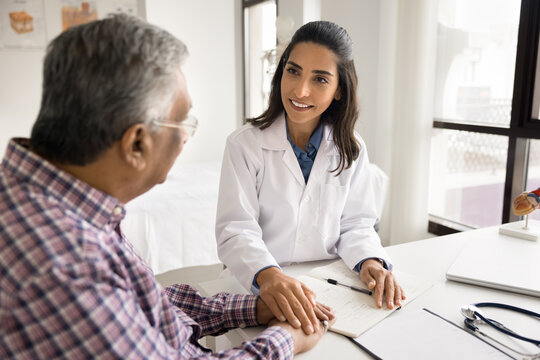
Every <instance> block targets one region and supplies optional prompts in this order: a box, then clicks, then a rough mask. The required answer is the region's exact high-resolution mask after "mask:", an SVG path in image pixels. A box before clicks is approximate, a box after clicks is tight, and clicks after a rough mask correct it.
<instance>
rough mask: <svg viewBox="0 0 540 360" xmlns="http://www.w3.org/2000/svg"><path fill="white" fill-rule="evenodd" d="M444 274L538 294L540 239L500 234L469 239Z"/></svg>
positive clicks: (456, 279) (462, 280)
mask: <svg viewBox="0 0 540 360" xmlns="http://www.w3.org/2000/svg"><path fill="white" fill-rule="evenodd" d="M446 278H447V279H449V280H454V281H459V282H464V283H469V284H474V285H480V286H486V287H490V288H495V289H500V290H506V291H512V292H516V293H521V294H526V295H532V296H538V297H540V242H539V241H529V240H523V239H519V238H514V237H510V236H503V235H499V236H496V237H492V238H485V239H478V240H472V241H470V243H468V244H467V245H465V247H464V248H463V250H462V251H461V253H460V254H459V255H458V257H457V258H456V260H455V261H454V263H453V264H452V266H450V268H449V269H448V271H447V272H446Z"/></svg>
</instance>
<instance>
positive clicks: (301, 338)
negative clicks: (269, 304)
mask: <svg viewBox="0 0 540 360" xmlns="http://www.w3.org/2000/svg"><path fill="white" fill-rule="evenodd" d="M335 322H336V319H335V318H332V319H331V320H328V324H329V326H332V325H333V324H334V323H335ZM269 325H270V326H281V327H282V328H284V329H286V330H287V331H289V333H290V334H291V335H292V337H293V340H294V354H295V355H296V354H299V353H302V352H305V351H308V350H310V349H312V348H313V347H314V346H315V345H316V344H317V343H318V342H319V340H321V338H322V337H323V335H324V327H323V325H322V323H321V322H320V321H317V325H316V326H315V328H314V333H313V334H311V335H306V334H305V333H304V332H303V331H302V330H301V329H297V328H294V327H292V326H291V324H289V323H287V322H281V321H278V320H277V319H274V320H272V321H270V324H269Z"/></svg>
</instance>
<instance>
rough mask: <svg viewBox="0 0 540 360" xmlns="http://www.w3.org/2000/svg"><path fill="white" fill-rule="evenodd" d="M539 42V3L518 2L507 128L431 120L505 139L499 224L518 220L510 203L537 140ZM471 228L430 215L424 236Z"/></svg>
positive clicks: (522, 180) (539, 121)
mask: <svg viewBox="0 0 540 360" xmlns="http://www.w3.org/2000/svg"><path fill="white" fill-rule="evenodd" d="M539 39H540V1H537V0H522V1H521V9H520V19H519V28H518V41H517V49H516V65H515V73H514V89H513V94H512V110H511V115H510V126H509V127H498V126H488V125H474V124H469V123H463V122H453V121H449V120H450V119H443V118H434V120H433V128H435V129H449V130H461V131H469V132H478V133H484V134H493V135H502V136H507V137H508V152H507V162H506V177H505V184H504V195H503V213H502V216H501V223H507V222H510V221H516V220H519V217H517V216H515V215H514V214H513V213H512V211H511V206H512V201H513V199H514V198H515V197H516V196H518V195H519V194H520V193H521V192H523V191H524V190H525V189H524V188H525V184H526V180H527V168H528V164H527V160H528V155H529V146H530V141H529V139H540V119H538V118H534V117H533V116H532V114H533V107H534V95H535V93H534V90H535V80H536V74H537V71H536V70H537V61H538V60H540V59H538V48H539V46H538V45H539V44H538V42H539ZM539 75H540V74H539ZM539 77H540V76H539ZM539 81H540V80H539ZM538 88H539V89H540V84H538ZM536 95H537V98H540V94H536ZM536 110H538V109H536ZM472 228H473V227H469V226H467V225H463V224H459V223H456V222H453V221H451V220H449V219H444V218H441V217H437V216H434V215H431V214H430V218H429V222H428V232H430V233H432V234H435V235H446V234H450V233H455V232H460V231H465V230H468V229H472Z"/></svg>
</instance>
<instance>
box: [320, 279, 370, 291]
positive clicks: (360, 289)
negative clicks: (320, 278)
mask: <svg viewBox="0 0 540 360" xmlns="http://www.w3.org/2000/svg"><path fill="white" fill-rule="evenodd" d="M325 280H326V281H327V282H328V283H329V284H332V285H341V286H345V287H348V288H349V289H352V290H354V291H358V292H361V293H364V294H367V295H372V294H373V292H372V291H371V290H368V289H362V288H359V287H356V286H353V285H345V284H342V283H340V282H338V281H337V280H334V279H325Z"/></svg>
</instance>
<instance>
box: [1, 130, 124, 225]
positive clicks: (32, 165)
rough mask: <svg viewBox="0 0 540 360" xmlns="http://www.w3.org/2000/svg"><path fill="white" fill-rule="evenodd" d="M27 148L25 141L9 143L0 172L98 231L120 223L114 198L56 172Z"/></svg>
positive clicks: (121, 211)
mask: <svg viewBox="0 0 540 360" xmlns="http://www.w3.org/2000/svg"><path fill="white" fill-rule="evenodd" d="M29 144H30V141H29V139H23V138H18V139H11V140H10V142H9V145H8V148H7V150H6V155H5V156H4V160H3V161H2V168H3V170H4V171H8V172H10V173H11V174H12V176H14V177H15V178H16V179H17V182H19V183H26V184H28V185H30V186H37V187H40V188H42V189H43V190H44V192H45V193H46V194H48V195H49V196H52V197H54V198H57V199H59V200H61V201H62V203H63V204H64V205H65V206H66V207H67V208H70V209H71V210H72V211H73V212H74V213H76V214H77V215H79V216H80V217H82V218H84V219H85V220H87V221H88V222H90V223H91V224H93V225H95V226H96V227H98V228H100V227H103V226H104V225H106V224H109V223H120V221H121V220H122V219H123V218H124V216H125V213H126V211H125V209H124V206H123V205H122V204H121V203H120V202H119V201H118V200H117V199H116V198H114V197H112V196H110V195H107V194H105V193H104V192H101V191H99V190H97V189H95V188H93V187H91V186H90V185H88V184H87V183H85V182H83V181H81V180H79V179H77V178H76V177H74V176H72V175H70V174H68V173H66V172H65V171H62V170H60V169H58V168H57V167H55V166H54V165H53V164H51V163H50V162H48V161H46V160H45V159H43V158H41V157H40V156H38V155H37V154H35V153H33V152H32V151H30V150H29Z"/></svg>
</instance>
